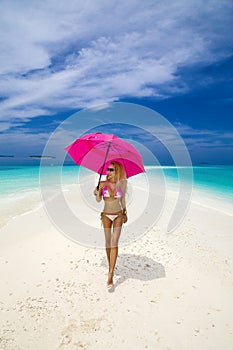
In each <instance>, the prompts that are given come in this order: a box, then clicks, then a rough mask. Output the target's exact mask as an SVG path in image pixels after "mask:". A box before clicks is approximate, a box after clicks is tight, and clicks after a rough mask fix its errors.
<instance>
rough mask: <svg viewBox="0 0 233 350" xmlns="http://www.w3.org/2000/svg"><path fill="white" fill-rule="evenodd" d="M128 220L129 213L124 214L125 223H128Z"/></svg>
mask: <svg viewBox="0 0 233 350" xmlns="http://www.w3.org/2000/svg"><path fill="white" fill-rule="evenodd" d="M127 221H128V216H127V214H123V223H124V224H126V222H127Z"/></svg>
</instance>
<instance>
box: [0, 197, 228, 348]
mask: <svg viewBox="0 0 233 350" xmlns="http://www.w3.org/2000/svg"><path fill="white" fill-rule="evenodd" d="M200 201H201V199H200V200H199V203H197V202H192V203H191V204H190V208H189V211H188V213H187V215H186V217H185V218H184V220H183V222H182V224H181V225H180V226H179V228H178V229H177V230H175V232H173V233H172V234H167V233H166V232H165V227H166V224H167V221H168V216H169V206H168V207H167V208H165V211H164V212H163V214H162V216H161V218H160V219H159V220H158V222H157V223H156V224H155V225H154V226H153V227H152V228H151V229H150V231H149V232H148V233H147V234H145V235H144V236H143V237H141V238H140V239H138V240H137V241H136V242H134V243H131V244H129V245H126V246H124V247H120V248H119V257H118V260H117V268H116V271H115V277H114V278H115V279H114V281H115V288H114V290H112V291H111V292H109V291H108V290H107V288H106V280H107V262H106V257H105V251H104V250H103V249H94V248H88V247H84V246H82V245H79V244H77V243H75V242H73V241H71V240H70V239H68V238H67V237H65V236H64V235H62V234H61V233H60V232H58V230H57V229H56V228H55V227H54V226H53V224H52V223H51V221H50V220H49V218H48V216H47V214H46V212H45V210H44V208H43V207H41V208H39V209H37V210H34V211H31V212H29V213H26V214H24V215H21V216H18V217H17V218H15V219H13V220H11V221H10V222H9V223H8V224H7V225H6V226H4V227H3V228H2V229H1V232H0V247H1V248H0V250H1V252H0V258H1V264H0V275H1V298H0V310H1V317H0V349H2V350H21V349H22V350H23V349H24V350H26V349H37V350H42V349H43V350H55V349H67V350H73V349H74V350H77V349H93V350H100V349H101V350H102V349H110V348H111V349H114V350H124V349H129V348H130V349H131V348H132V349H138V350H141V349H151V350H152V349H162V350H163V349H166V350H168V349H171V350H173V349H174V350H183V349H184V350H187V349H192V350H196V349H198V350H202V349H205V350H206V349H210V350H215V349H216V350H219V349H224V350H231V349H232V347H233V316H232V314H233V299H232V295H233V285H232V275H233V273H232V271H233V259H232V251H233V236H232V228H233V217H232V216H231V215H230V213H227V212H224V211H223V210H218V208H217V207H216V208H211V207H208V206H207V205H206V204H205V205H204V201H203V205H201V203H200ZM129 220H130V218H129ZM123 234H124V231H123V232H122V235H123Z"/></svg>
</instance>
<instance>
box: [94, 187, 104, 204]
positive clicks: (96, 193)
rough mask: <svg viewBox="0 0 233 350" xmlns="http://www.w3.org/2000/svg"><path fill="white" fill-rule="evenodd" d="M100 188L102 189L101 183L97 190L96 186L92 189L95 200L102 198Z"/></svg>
mask: <svg viewBox="0 0 233 350" xmlns="http://www.w3.org/2000/svg"><path fill="white" fill-rule="evenodd" d="M102 189H103V184H102V183H100V185H99V190H97V187H96V188H95V190H94V196H95V199H96V201H97V202H100V201H101V199H102Z"/></svg>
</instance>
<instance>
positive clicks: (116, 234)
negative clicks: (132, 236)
mask: <svg viewBox="0 0 233 350" xmlns="http://www.w3.org/2000/svg"><path fill="white" fill-rule="evenodd" d="M122 224H123V220H122V216H118V217H117V218H116V219H115V220H114V222H113V234H112V238H111V254H110V265H109V283H110V284H112V283H113V280H112V279H113V273H114V268H115V265H116V260H117V256H118V242H119V238H120V234H121V229H122Z"/></svg>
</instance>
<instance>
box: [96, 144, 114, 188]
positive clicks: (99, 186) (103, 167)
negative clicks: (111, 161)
mask: <svg viewBox="0 0 233 350" xmlns="http://www.w3.org/2000/svg"><path fill="white" fill-rule="evenodd" d="M111 143H112V142H109V144H108V148H107V151H106V154H105V158H104V162H103V166H102V169H101V172H100V176H99V181H98V185H97V191H99V187H100V180H101V176H102V174H103V171H104V166H105V162H106V159H107V156H108V152H109V149H110V146H111Z"/></svg>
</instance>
